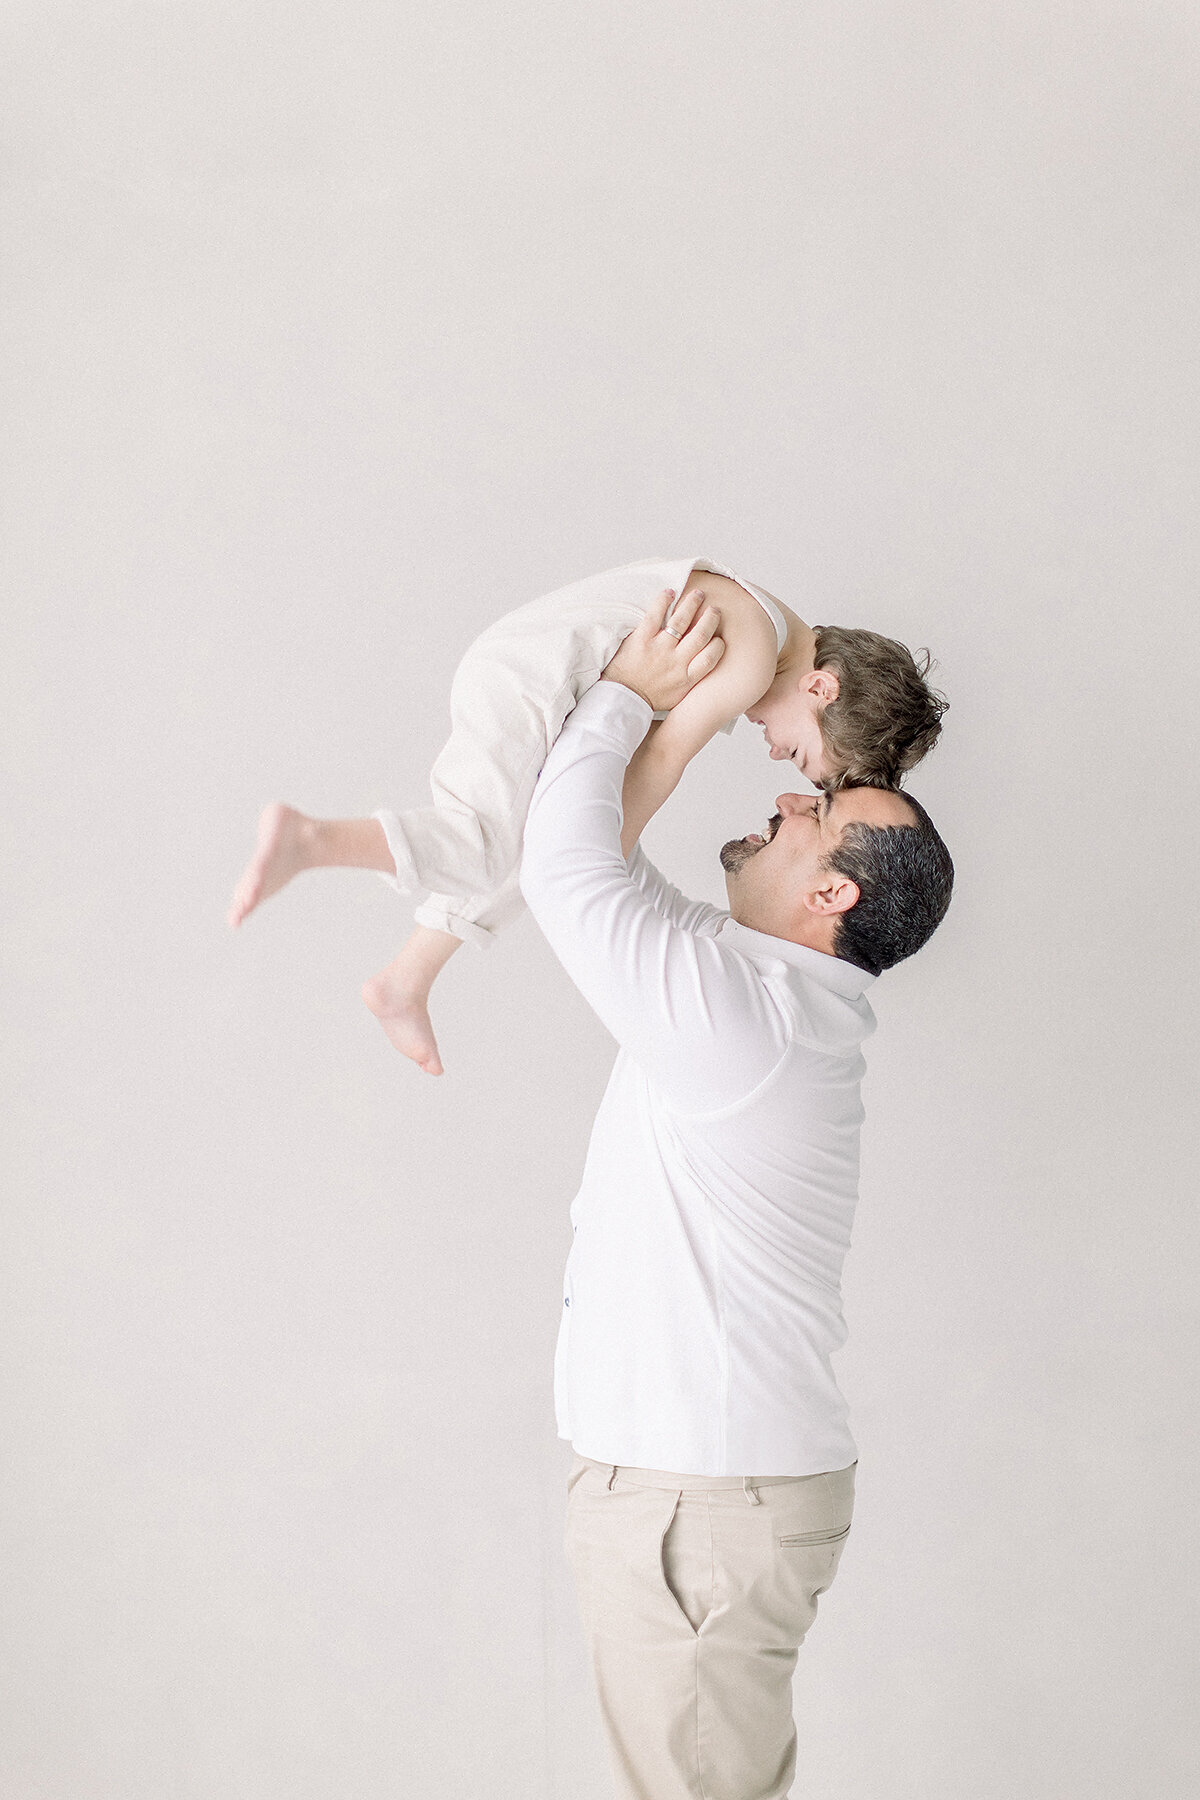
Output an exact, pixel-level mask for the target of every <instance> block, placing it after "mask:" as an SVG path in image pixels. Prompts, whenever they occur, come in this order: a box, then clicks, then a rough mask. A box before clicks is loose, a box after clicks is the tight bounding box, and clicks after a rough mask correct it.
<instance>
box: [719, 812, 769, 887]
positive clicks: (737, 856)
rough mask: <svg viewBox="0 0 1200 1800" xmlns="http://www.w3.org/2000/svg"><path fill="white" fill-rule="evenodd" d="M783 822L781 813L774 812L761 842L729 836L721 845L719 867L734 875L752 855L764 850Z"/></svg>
mask: <svg viewBox="0 0 1200 1800" xmlns="http://www.w3.org/2000/svg"><path fill="white" fill-rule="evenodd" d="M782 824H783V814H782V813H776V814H775V817H774V818H773V819H772V820H771V823H770V824H769V825H768V826H767V833H766V836H765V837H764V838H763V840H762V842H761V843H758V844H752V843H751V842H750V839H749V838H730V840H729V842H728V843H727V844H722V845H721V867H722V868H723V869H724V871H725V873H726V874H727V875H736V874H738V873H739V871H740V870H742V869H744V868H745V866H746V864H747V863H748V862H749V861H750V858H751V857H752V856H757V855H758V853H759V851H760V850H765V849H766V847H767V845H768V844H769V843H770V841H771V839H772V838H773V837H774V836H775V833H776V832H777V831H778V830H779V827H780V826H781V825H782Z"/></svg>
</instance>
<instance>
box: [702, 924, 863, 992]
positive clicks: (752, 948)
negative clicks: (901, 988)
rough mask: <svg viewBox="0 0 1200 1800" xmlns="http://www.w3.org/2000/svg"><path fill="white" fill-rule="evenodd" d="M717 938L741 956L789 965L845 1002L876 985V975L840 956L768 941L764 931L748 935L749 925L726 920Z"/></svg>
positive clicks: (780, 940)
mask: <svg viewBox="0 0 1200 1800" xmlns="http://www.w3.org/2000/svg"><path fill="white" fill-rule="evenodd" d="M718 935H719V936H720V937H721V938H723V939H724V940H725V942H726V943H727V944H731V945H732V946H733V948H734V949H736V950H739V951H740V952H741V953H742V955H744V956H770V957H774V959H775V960H776V961H777V962H785V963H790V964H791V966H792V967H793V968H794V969H799V970H800V971H801V973H802V974H804V975H807V976H808V977H809V978H810V979H811V980H813V981H816V982H819V983H820V985H821V986H822V987H826V988H829V989H830V990H831V991H832V992H833V993H835V994H844V995H845V997H846V998H847V999H848V1000H857V999H859V998H861V996H862V995H863V994H865V993H866V992H867V990H868V988H871V987H873V986H874V985H875V983H876V981H878V979H879V977H878V976H877V975H869V974H868V973H867V971H866V970H865V969H860V968H859V967H858V965H857V963H850V962H847V961H846V960H845V958H844V957H841V956H828V955H826V953H825V951H824V950H812V949H810V948H809V946H808V945H807V944H794V943H793V942H792V940H791V939H790V938H780V937H771V936H769V935H768V933H767V932H765V931H752V930H751V928H750V926H749V925H739V924H738V922H737V920H736V919H731V918H729V917H726V919H725V922H724V924H723V925H722V926H721V929H720V932H719V933H718Z"/></svg>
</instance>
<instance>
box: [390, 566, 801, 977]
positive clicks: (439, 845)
mask: <svg viewBox="0 0 1200 1800" xmlns="http://www.w3.org/2000/svg"><path fill="white" fill-rule="evenodd" d="M694 570H695V571H701V570H704V571H708V572H709V573H711V574H714V575H727V576H729V577H730V579H731V580H733V581H736V582H737V583H738V585H739V586H740V587H743V588H745V589H746V592H747V593H749V594H751V595H753V597H754V599H756V600H757V601H758V602H759V604H760V606H762V608H763V609H764V611H765V612H766V613H767V614H768V616H769V617H770V619H771V621H772V623H773V624H774V626H775V635H776V642H777V644H778V647H779V649H780V650H782V649H783V644H784V639H785V638H786V636H787V626H786V623H785V621H784V619H783V615H782V614H781V613H780V611H779V608H778V607H777V606H776V605H775V603H774V601H773V600H772V599H771V597H770V595H769V594H765V593H764V592H763V591H762V589H761V588H757V587H754V586H753V585H752V584H751V583H750V582H748V581H744V580H743V579H742V577H741V576H740V575H735V574H734V573H733V571H732V569H725V568H722V567H721V566H720V565H719V564H717V563H712V562H707V561H705V560H704V559H703V558H701V557H695V556H687V557H676V558H674V559H670V560H667V561H650V562H640V563H630V564H628V565H627V566H626V567H624V568H620V569H609V570H606V571H605V573H604V574H602V575H592V576H589V577H588V578H587V579H586V580H584V581H576V582H572V583H571V585H570V586H568V587H563V588H557V589H556V590H555V591H554V592H553V593H550V594H544V595H543V596H542V597H541V599H539V600H531V601H530V602H529V604H528V605H527V606H521V607H518V608H517V610H516V611H515V612H510V613H506V614H505V615H504V617H503V618H502V619H497V621H496V623H495V624H494V625H490V626H489V627H488V629H487V630H486V631H485V632H484V633H483V634H482V636H480V637H478V638H476V640H475V642H474V643H473V644H472V645H471V647H470V649H469V650H468V651H467V653H466V655H465V656H464V657H463V659H462V662H461V663H460V664H459V666H458V669H457V671H456V673H455V676H454V682H453V685H452V687H451V690H450V715H451V731H450V738H449V741H448V742H447V744H446V747H445V749H444V750H443V751H442V752H441V755H440V756H439V757H438V759H437V761H436V762H435V763H434V765H433V768H432V770H431V771H430V777H429V785H430V787H431V789H432V790H433V805H432V806H424V807H418V808H413V809H412V810H411V811H407V812H402V813H395V812H388V811H386V810H381V811H379V812H376V813H375V814H374V815H373V816H374V817H375V818H376V819H378V820H379V822H380V824H381V825H382V826H383V829H384V833H385V835H386V837H387V842H388V849H389V850H390V851H391V854H392V860H393V861H394V863H395V865H396V874H395V876H394V877H393V876H390V875H385V876H384V880H385V881H388V882H391V884H392V885H393V886H394V887H396V888H397V889H398V890H399V891H400V892H401V893H409V892H411V891H412V890H413V889H414V888H424V889H426V890H428V898H427V899H426V900H425V902H424V904H423V905H422V906H420V907H419V908H418V910H417V914H416V918H417V922H418V924H421V925H428V926H432V927H433V928H434V929H435V930H437V931H448V932H451V933H452V934H453V935H454V936H455V937H459V938H466V939H469V940H470V941H471V942H472V943H476V944H479V945H481V946H482V945H486V944H488V943H489V942H490V941H491V938H492V936H493V934H494V933H495V932H496V931H498V930H499V929H500V928H501V927H502V926H503V925H505V924H507V923H508V921H509V920H510V919H511V918H513V917H514V916H515V915H516V914H517V913H518V912H520V911H521V908H522V905H523V901H522V899H521V893H520V888H519V886H518V873H519V869H520V862H521V837H522V834H523V832H524V829H525V817H526V814H527V813H528V811H529V802H530V800H531V798H532V796H533V790H534V786H535V784H536V782H537V778H538V775H539V773H540V772H541V768H542V764H543V763H544V762H545V760H546V757H547V756H548V755H549V752H550V747H551V745H552V744H553V743H554V740H555V738H557V736H558V734H559V732H560V730H561V729H562V724H563V720H564V719H565V718H566V717H567V714H568V713H569V712H570V711H571V710H572V708H573V707H574V706H575V705H576V703H577V702H578V700H579V698H580V696H581V695H582V694H583V693H585V692H586V690H587V689H588V688H590V687H591V686H592V685H593V684H594V683H595V682H596V681H598V680H599V678H600V673H601V671H602V670H603V668H604V666H605V664H606V663H608V662H609V661H611V659H612V657H613V656H614V655H615V654H616V652H617V649H618V647H619V646H620V644H621V641H622V639H624V638H626V637H627V636H628V635H629V633H630V632H631V631H632V630H634V628H635V627H636V626H637V625H638V624H639V623H640V621H641V620H642V619H643V618H644V617H645V614H646V611H647V609H648V608H649V607H650V606H651V605H652V604H653V603H654V601H655V600H656V599H657V598H658V596H659V594H661V593H662V591H663V589H664V588H668V587H669V588H674V589H675V592H676V593H677V594H682V593H683V590H684V588H685V586H686V585H687V582H688V578H689V576H690V575H691V574H692V572H693V571H694Z"/></svg>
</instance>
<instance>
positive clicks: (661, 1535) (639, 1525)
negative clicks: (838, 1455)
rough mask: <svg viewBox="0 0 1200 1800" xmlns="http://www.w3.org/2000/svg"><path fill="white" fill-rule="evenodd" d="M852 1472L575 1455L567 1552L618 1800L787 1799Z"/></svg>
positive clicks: (848, 1509) (847, 1513) (850, 1498)
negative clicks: (740, 1472)
mask: <svg viewBox="0 0 1200 1800" xmlns="http://www.w3.org/2000/svg"><path fill="white" fill-rule="evenodd" d="M853 1505H854V1469H853V1467H851V1468H848V1469H839V1470H837V1471H836V1472H834V1473H830V1474H824V1475H801V1476H792V1477H788V1478H780V1477H775V1478H771V1477H755V1476H747V1477H745V1478H744V1479H743V1478H742V1477H740V1476H736V1475H726V1476H710V1475H676V1474H671V1473H670V1472H668V1471H666V1470H662V1469H626V1468H614V1467H613V1465H612V1464H611V1463H598V1462H593V1461H591V1460H590V1459H589V1458H587V1457H583V1456H576V1458H575V1460H574V1462H573V1464H572V1466H571V1472H570V1475H569V1476H568V1479H567V1524H566V1544H565V1547H566V1553H567V1559H568V1561H569V1562H570V1564H571V1567H572V1570H573V1571H574V1575H575V1582H576V1587H577V1590H578V1595H579V1607H580V1612H581V1614H582V1617H583V1626H584V1633H585V1635H586V1637H587V1640H588V1646H589V1649H590V1651H591V1657H592V1666H593V1669H594V1671H595V1677H596V1690H597V1694H598V1697H599V1701H600V1713H601V1717H602V1719H603V1722H604V1729H605V1734H606V1736H607V1739H608V1746H609V1755H610V1758H611V1762H612V1770H613V1779H614V1784H615V1792H616V1796H617V1800H785V1797H786V1796H787V1794H788V1793H789V1791H790V1788H791V1783H792V1777H793V1775H794V1773H795V1767H796V1730H795V1725H794V1723H793V1718H792V1672H793V1670H794V1669H795V1666H796V1653H797V1650H798V1649H799V1646H800V1644H801V1643H802V1642H803V1640H804V1635H805V1633H806V1632H807V1630H808V1628H809V1626H810V1625H811V1624H812V1622H813V1619H814V1618H815V1617H816V1612H817V1596H818V1595H819V1594H823V1593H824V1591H825V1589H826V1588H827V1587H828V1586H829V1584H830V1583H831V1582H832V1580H833V1578H834V1575H835V1574H836V1572H837V1566H838V1560H839V1558H840V1556H841V1553H842V1546H843V1544H844V1543H845V1541H846V1536H847V1533H848V1532H849V1530H850V1518H851V1513H852V1510H853Z"/></svg>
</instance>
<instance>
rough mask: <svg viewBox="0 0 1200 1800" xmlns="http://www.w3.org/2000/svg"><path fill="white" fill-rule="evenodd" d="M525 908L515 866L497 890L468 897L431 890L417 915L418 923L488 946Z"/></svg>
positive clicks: (478, 944) (477, 944)
mask: <svg viewBox="0 0 1200 1800" xmlns="http://www.w3.org/2000/svg"><path fill="white" fill-rule="evenodd" d="M524 910H525V900H524V896H523V895H522V893H521V886H520V871H519V870H514V871H513V873H512V874H511V875H510V876H509V878H508V880H507V881H506V882H505V883H504V885H503V887H500V888H497V890H496V891H495V893H493V894H476V895H474V896H472V897H470V898H467V899H464V898H463V896H462V895H461V894H457V895H456V894H430V895H429V897H428V899H427V900H425V901H424V902H423V903H422V904H421V905H420V906H419V907H418V908H417V910H416V913H415V914H414V917H415V919H416V922H417V924H418V925H425V926H428V928H429V929H430V930H431V931H448V932H449V933H450V934H451V936H452V937H457V938H462V939H463V940H464V942H466V943H469V944H475V945H476V946H477V947H478V948H479V949H480V950H486V949H488V948H490V946H491V945H492V943H493V942H494V941H495V937H496V933H497V932H498V931H503V929H504V927H505V926H506V925H508V924H511V922H512V921H513V919H515V918H516V917H517V916H518V914H520V913H522V912H523V911H524Z"/></svg>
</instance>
